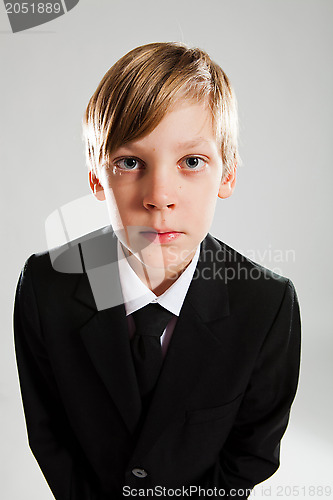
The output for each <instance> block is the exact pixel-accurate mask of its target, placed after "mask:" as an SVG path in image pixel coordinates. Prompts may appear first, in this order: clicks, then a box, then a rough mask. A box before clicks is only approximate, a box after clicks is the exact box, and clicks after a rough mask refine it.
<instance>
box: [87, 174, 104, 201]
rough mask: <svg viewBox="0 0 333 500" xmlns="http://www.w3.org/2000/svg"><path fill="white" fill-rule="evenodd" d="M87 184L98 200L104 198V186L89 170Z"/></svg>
mask: <svg viewBox="0 0 333 500" xmlns="http://www.w3.org/2000/svg"><path fill="white" fill-rule="evenodd" d="M89 186H90V189H91V190H92V192H93V193H94V196H95V197H96V199H97V200H98V201H104V200H105V193H104V188H103V186H102V184H101V183H100V182H99V180H98V178H97V177H96V175H95V174H94V173H93V172H92V171H91V170H90V172H89Z"/></svg>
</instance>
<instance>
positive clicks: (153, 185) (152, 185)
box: [143, 171, 176, 210]
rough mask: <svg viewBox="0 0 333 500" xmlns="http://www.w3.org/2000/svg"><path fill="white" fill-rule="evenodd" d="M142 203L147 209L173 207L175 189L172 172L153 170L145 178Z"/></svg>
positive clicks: (174, 203)
mask: <svg viewBox="0 0 333 500" xmlns="http://www.w3.org/2000/svg"><path fill="white" fill-rule="evenodd" d="M143 205H144V207H145V208H147V209H148V210H162V209H164V208H174V207H175V205H176V190H175V189H174V179H173V176H172V174H170V173H168V172H166V171H164V172H161V171H159V172H154V173H151V175H150V176H148V177H147V179H146V184H145V189H144V196H143Z"/></svg>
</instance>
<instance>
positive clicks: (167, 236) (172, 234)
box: [141, 229, 183, 244]
mask: <svg viewBox="0 0 333 500" xmlns="http://www.w3.org/2000/svg"><path fill="white" fill-rule="evenodd" d="M141 234H142V235H143V236H144V237H145V238H147V239H148V240H149V241H151V242H152V243H157V244H163V243H170V242H172V241H174V240H175V239H176V238H178V237H179V236H180V235H181V234H183V233H181V232H179V231H172V230H163V231H162V230H158V229H153V230H152V231H142V232H141Z"/></svg>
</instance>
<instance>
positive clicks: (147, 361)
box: [131, 303, 173, 398]
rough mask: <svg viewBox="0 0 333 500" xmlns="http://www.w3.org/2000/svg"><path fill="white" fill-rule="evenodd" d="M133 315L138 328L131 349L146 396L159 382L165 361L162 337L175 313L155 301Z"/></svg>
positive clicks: (140, 384)
mask: <svg viewBox="0 0 333 500" xmlns="http://www.w3.org/2000/svg"><path fill="white" fill-rule="evenodd" d="M132 316H133V319H134V322H135V327H136V330H135V334H134V336H133V337H132V340H131V349H132V355H133V361H134V366H135V371H136V375H137V380H138V384H139V388H140V394H141V397H142V398H145V397H147V396H148V395H149V394H150V393H151V392H152V390H153V389H154V387H155V384H156V382H157V378H158V375H159V373H160V370H161V367H162V363H163V358H162V348H161V339H160V337H161V335H162V333H163V331H164V329H165V327H166V325H167V324H168V322H169V320H170V319H171V317H172V316H173V314H172V313H171V312H169V311H167V310H166V309H164V307H162V306H160V305H159V304H156V303H154V304H148V305H147V306H145V307H142V308H141V309H139V310H138V311H136V312H134V313H132Z"/></svg>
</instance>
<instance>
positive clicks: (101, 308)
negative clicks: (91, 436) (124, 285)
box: [74, 231, 141, 433]
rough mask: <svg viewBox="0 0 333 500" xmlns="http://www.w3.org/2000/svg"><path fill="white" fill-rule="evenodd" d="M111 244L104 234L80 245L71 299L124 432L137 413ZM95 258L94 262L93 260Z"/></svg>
mask: <svg viewBox="0 0 333 500" xmlns="http://www.w3.org/2000/svg"><path fill="white" fill-rule="evenodd" d="M116 242H117V240H116V239H115V238H114V237H113V235H112V234H111V233H110V231H104V232H103V233H102V234H99V235H98V236H97V238H96V237H94V238H92V239H85V240H84V241H82V242H80V243H79V244H78V245H79V247H80V248H79V249H80V255H81V258H82V260H83V262H82V267H83V269H84V270H85V271H86V273H85V274H82V275H81V277H80V279H79V282H78V286H77V288H76V291H75V294H74V299H75V300H76V301H78V302H80V305H81V307H82V308H84V314H81V317H85V318H86V317H87V314H88V318H89V319H88V321H86V322H85V324H84V326H82V327H81V329H80V336H81V339H82V342H83V344H84V346H85V348H86V350H87V352H88V354H89V357H90V359H91V361H92V363H93V365H94V367H95V369H96V371H97V373H98V374H99V376H100V378H101V379H102V381H103V383H104V385H105V386H106V388H107V390H108V392H109V394H110V396H111V398H112V399H113V401H114V403H115V405H116V406H117V408H118V410H119V412H120V414H121V416H122V418H123V420H124V422H125V424H126V426H127V428H128V430H129V432H130V433H133V432H134V431H135V428H136V426H137V423H138V420H139V418H140V414H141V399H140V393H139V388H138V385H137V380H136V375H135V369H134V365H133V362H132V356H131V350H130V340H129V333H128V327H127V319H126V312H125V306H124V304H123V297H122V293H121V285H120V280H119V273H118V263H117V251H116ZM94 257H95V259H94Z"/></svg>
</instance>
